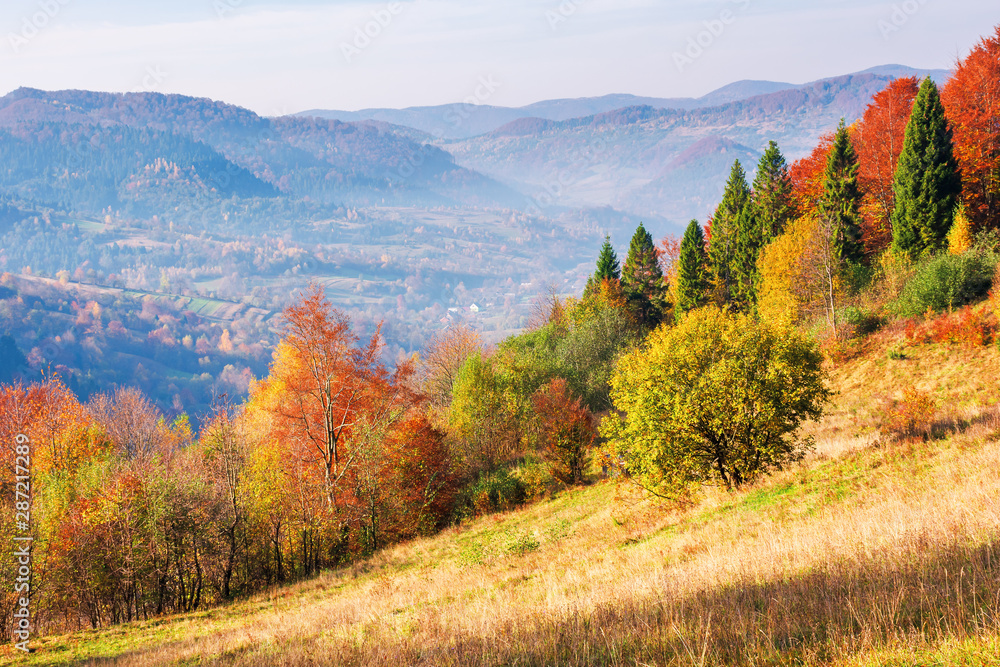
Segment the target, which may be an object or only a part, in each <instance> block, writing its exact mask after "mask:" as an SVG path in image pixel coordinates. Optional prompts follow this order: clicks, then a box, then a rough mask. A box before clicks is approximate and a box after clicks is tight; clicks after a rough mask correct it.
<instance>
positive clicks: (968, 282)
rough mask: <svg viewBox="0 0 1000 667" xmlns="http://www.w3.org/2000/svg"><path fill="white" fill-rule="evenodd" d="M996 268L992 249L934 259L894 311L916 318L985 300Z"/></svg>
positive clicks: (923, 267)
mask: <svg viewBox="0 0 1000 667" xmlns="http://www.w3.org/2000/svg"><path fill="white" fill-rule="evenodd" d="M996 267H997V257H996V255H995V254H994V253H993V252H992V251H990V250H982V249H979V250H972V251H969V252H967V253H964V254H962V255H952V254H949V253H942V254H940V255H937V256H935V257H932V258H931V259H929V260H927V261H926V262H925V263H923V264H921V265H920V266H919V267H918V268H917V272H916V274H915V275H914V276H913V278H912V279H910V281H909V282H908V283H907V284H906V286H905V287H904V288H903V291H902V294H900V296H899V299H897V300H896V303H895V304H894V308H893V309H894V310H895V312H896V314H897V315H900V316H902V317H914V316H917V315H921V314H923V313H925V312H927V311H928V310H932V311H942V310H947V309H951V308H957V307H959V306H964V305H966V304H968V303H972V302H973V301H976V300H978V299H982V298H983V297H985V296H986V295H987V293H988V292H989V289H990V286H991V284H992V283H993V273H994V271H995V270H996Z"/></svg>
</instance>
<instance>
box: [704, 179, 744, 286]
mask: <svg viewBox="0 0 1000 667" xmlns="http://www.w3.org/2000/svg"><path fill="white" fill-rule="evenodd" d="M748 201H750V186H748V185H747V178H746V173H745V172H744V171H743V165H741V164H740V161H739V160H736V161H735V162H733V167H732V169H731V170H730V172H729V180H728V181H727V182H726V190H725V192H724V193H723V195H722V202H721V203H720V204H719V206H718V207H717V208H716V209H715V213H714V214H713V215H712V221H711V242H710V243H709V246H708V259H709V266H710V268H711V273H712V282H713V287H714V288H715V296H716V300H717V301H718V302H719V304H720V305H721V304H725V303H728V302H729V301H730V300H731V299H732V294H733V287H734V281H733V275H732V266H731V264H732V260H733V251H734V246H735V245H736V222H737V218H738V217H739V215H740V211H742V210H743V208H744V207H745V206H746V204H747V202H748Z"/></svg>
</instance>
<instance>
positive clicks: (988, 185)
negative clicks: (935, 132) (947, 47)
mask: <svg viewBox="0 0 1000 667" xmlns="http://www.w3.org/2000/svg"><path fill="white" fill-rule="evenodd" d="M941 101H942V103H943V104H944V108H945V113H946V114H947V116H948V120H949V121H950V122H951V126H952V130H953V132H954V142H955V156H956V157H957V158H958V164H959V167H961V169H962V188H963V190H962V200H963V201H964V203H965V205H966V209H967V212H968V216H969V219H970V220H971V221H972V224H973V226H974V227H975V228H977V229H983V228H996V227H1000V26H997V28H996V34H995V35H993V36H992V37H984V38H983V39H982V41H980V42H979V44H977V45H976V46H975V48H973V49H972V52H971V53H969V55H968V56H966V57H965V59H964V60H961V61H959V62H958V64H956V65H955V73H954V74H953V75H952V77H951V78H950V79H948V82H947V83H946V84H945V86H944V89H943V90H942V91H941Z"/></svg>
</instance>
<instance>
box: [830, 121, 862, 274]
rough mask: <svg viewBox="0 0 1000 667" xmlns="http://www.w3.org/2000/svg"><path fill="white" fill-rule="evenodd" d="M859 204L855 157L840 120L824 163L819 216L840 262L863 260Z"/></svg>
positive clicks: (848, 137) (842, 122)
mask: <svg viewBox="0 0 1000 667" xmlns="http://www.w3.org/2000/svg"><path fill="white" fill-rule="evenodd" d="M860 205H861V190H860V189H859V188H858V156H857V153H855V151H854V146H853V145H852V144H851V137H850V135H849V134H848V132H847V127H846V126H845V125H844V120H843V119H841V120H840V125H839V126H838V127H837V132H836V134H835V135H834V137H833V145H832V146H831V147H830V155H829V156H828V157H827V160H826V172H825V174H824V177H823V194H822V196H821V197H820V199H819V214H820V216H822V217H824V218H825V219H826V222H827V224H826V225H824V226H825V227H828V228H829V229H830V230H831V233H832V234H833V238H832V239H831V241H832V244H833V252H834V254H835V255H836V257H837V259H838V260H839V261H840V262H846V263H848V264H859V263H860V262H861V261H862V260H863V259H864V245H863V244H862V242H861V214H860V212H859V209H860Z"/></svg>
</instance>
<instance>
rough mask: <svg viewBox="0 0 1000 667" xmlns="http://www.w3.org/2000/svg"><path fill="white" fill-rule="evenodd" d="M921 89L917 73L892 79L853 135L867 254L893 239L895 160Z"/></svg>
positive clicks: (875, 99) (866, 112) (876, 251)
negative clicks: (892, 216)
mask: <svg viewBox="0 0 1000 667" xmlns="http://www.w3.org/2000/svg"><path fill="white" fill-rule="evenodd" d="M919 90H920V82H919V81H917V78H916V77H907V78H902V79H896V80H895V81H893V82H892V83H890V84H889V85H888V86H886V87H885V89H883V90H882V91H881V92H879V93H878V94H876V95H875V97H874V98H872V101H871V104H869V105H868V108H867V109H865V114H864V116H863V117H862V118H861V120H860V121H859V122H858V124H857V125H856V126H855V131H854V134H853V135H852V137H851V138H852V139H853V141H854V148H855V150H857V152H858V180H859V184H860V186H861V190H862V193H863V199H862V202H861V216H862V217H861V228H862V238H863V240H864V244H865V253H866V254H868V255H874V254H877V253H879V252H881V251H882V250H885V249H886V248H887V247H889V244H890V243H891V242H892V225H891V223H890V216H891V215H892V211H893V209H894V208H895V207H896V195H895V192H894V190H893V181H894V177H895V174H896V164H897V163H898V162H899V154H900V153H901V152H902V150H903V139H904V137H905V135H906V124H907V123H908V122H909V121H910V114H911V113H912V111H913V100H914V99H915V98H916V96H917V91H919Z"/></svg>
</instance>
